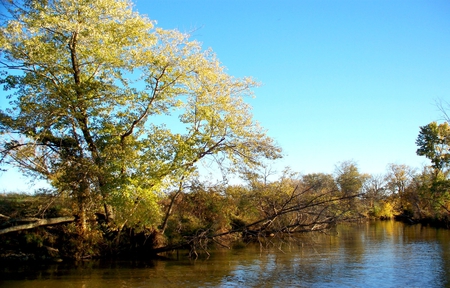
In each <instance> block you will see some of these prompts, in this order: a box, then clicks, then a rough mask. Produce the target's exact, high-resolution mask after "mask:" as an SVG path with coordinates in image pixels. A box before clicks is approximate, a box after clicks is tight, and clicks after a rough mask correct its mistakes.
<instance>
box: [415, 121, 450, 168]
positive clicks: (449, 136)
mask: <svg viewBox="0 0 450 288" xmlns="http://www.w3.org/2000/svg"><path fill="white" fill-rule="evenodd" d="M416 144H417V146H419V148H418V149H417V152H416V153H417V155H419V156H425V157H427V158H428V159H430V160H431V163H432V166H433V167H434V168H435V169H437V170H438V171H443V170H444V169H445V168H448V167H447V166H448V164H449V163H450V126H449V124H448V123H447V122H444V123H442V124H439V125H438V124H437V123H436V122H432V123H430V124H428V125H425V126H422V127H420V133H419V136H418V137H417V140H416Z"/></svg>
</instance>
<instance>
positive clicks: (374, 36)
mask: <svg viewBox="0 0 450 288" xmlns="http://www.w3.org/2000/svg"><path fill="white" fill-rule="evenodd" d="M135 3H136V8H137V9H138V11H139V12H140V13H143V14H147V15H148V17H149V18H150V19H154V20H156V21H157V22H158V24H157V25H158V26H159V27H162V28H165V29H178V30H180V31H182V32H191V35H192V39H195V40H198V41H200V42H202V43H203V46H204V47H205V48H208V47H211V48H212V49H213V50H214V51H215V52H216V54H217V56H218V58H219V59H220V60H221V62H222V63H223V65H224V66H226V67H227V69H228V72H229V74H231V75H234V76H253V77H254V78H255V79H256V80H258V81H260V82H261V83H262V86H261V87H259V88H257V89H255V94H256V98H255V99H250V100H249V102H250V103H251V105H252V106H253V114H254V117H255V119H256V120H258V121H259V122H260V123H261V124H262V126H264V127H265V128H267V129H268V134H269V135H270V136H272V137H273V138H274V139H275V140H276V141H277V142H278V144H279V145H280V146H281V147H282V148H283V149H284V153H285V155H286V156H285V159H284V160H283V161H281V163H279V164H278V167H283V166H290V167H291V168H292V169H293V170H294V171H297V172H302V173H313V172H324V173H332V172H333V171H334V169H335V165H336V164H338V163H339V162H342V161H347V160H353V161H355V162H356V163H357V164H358V166H359V168H360V170H361V172H364V173H370V174H383V173H384V172H385V171H386V166H387V164H389V163H395V164H406V165H409V166H412V167H417V168H420V167H421V166H422V165H423V164H427V163H428V162H427V160H426V159H425V158H423V157H419V156H416V154H415V151H416V149H417V148H416V145H415V139H416V137H417V135H418V132H419V126H423V125H426V124H428V123H429V122H431V121H435V120H439V119H440V118H441V113H440V112H439V110H438V109H437V107H436V105H435V101H436V100H439V99H440V100H443V101H450V52H449V51H450V17H449V15H450V2H448V1H414V0H413V1H395V0H393V1H363V0H361V1H359V0H358V1H345V0H344V1H331V0H318V1H299V0H289V1H288V0H281V1H273V0H272V1H263V0H258V1H256V0H253V1H252V0H244V1H242V0H241V1H237V0H227V1H225V0H223V1H218V0H217V1H214V0H213V1H211V0H209V1H195V0H192V1H186V0H185V1H170V0H169V1H167V0H166V1H146V0H137V1H136V2H135Z"/></svg>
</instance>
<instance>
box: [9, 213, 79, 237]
mask: <svg viewBox="0 0 450 288" xmlns="http://www.w3.org/2000/svg"><path fill="white" fill-rule="evenodd" d="M73 221H75V217H73V216H70V217H58V218H49V219H38V220H36V221H35V222H33V223H29V224H23V225H17V226H12V227H8V228H5V229H2V230H0V235H1V234H6V233H10V232H15V231H22V230H28V229H33V228H36V227H39V226H49V225H56V224H62V223H68V222H73Z"/></svg>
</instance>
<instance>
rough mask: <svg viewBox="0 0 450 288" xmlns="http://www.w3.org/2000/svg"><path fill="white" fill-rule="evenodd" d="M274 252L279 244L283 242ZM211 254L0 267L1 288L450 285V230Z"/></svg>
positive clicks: (388, 225) (396, 231)
mask: <svg viewBox="0 0 450 288" xmlns="http://www.w3.org/2000/svg"><path fill="white" fill-rule="evenodd" d="M276 247H279V245H278V244H277V245H276ZM276 247H275V248H272V249H270V250H261V249H260V247H259V246H247V247H245V248H244V249H235V250H231V251H228V250H226V251H216V252H214V253H212V255H211V257H210V258H209V259H208V260H206V259H200V260H196V261H190V260H188V259H187V258H185V257H184V256H182V255H180V257H179V260H176V259H173V260H154V261H139V262H132V261H123V262H101V261H87V262H83V263H81V264H79V265H76V266H74V265H69V264H65V263H59V264H54V265H46V266H43V265H42V266H27V267H13V266H10V267H2V268H1V269H2V270H1V272H0V277H1V278H0V287H33V288H34V287H51V288H56V287H63V288H69V287H180V288H182V287H421V288H424V287H450V231H449V230H444V229H433V228H427V227H421V226H420V225H416V226H408V225H404V224H402V223H397V222H373V223H364V224H357V225H356V224H354V225H341V226H339V227H338V228H337V234H336V233H335V234H333V235H324V234H313V235H308V236H307V237H303V238H302V239H301V240H300V241H299V244H295V245H294V244H291V245H287V244H284V245H282V249H277V248H276Z"/></svg>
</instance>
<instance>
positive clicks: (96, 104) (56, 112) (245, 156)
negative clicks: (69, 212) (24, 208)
mask: <svg viewBox="0 0 450 288" xmlns="http://www.w3.org/2000/svg"><path fill="white" fill-rule="evenodd" d="M25 3H26V6H23V7H20V5H18V6H14V5H12V6H9V10H8V11H9V13H10V14H11V18H10V19H9V20H7V21H6V22H5V25H3V26H2V27H0V44H1V47H2V48H1V54H0V69H1V70H3V71H8V73H3V74H0V83H1V84H3V87H4V88H5V89H7V90H9V91H10V92H11V93H12V94H11V97H12V100H13V102H12V108H13V109H16V110H15V111H13V110H4V111H2V112H1V114H0V123H1V129H2V132H3V133H9V134H8V135H6V134H3V136H2V137H1V141H2V142H3V146H5V145H6V146H5V147H9V149H4V150H3V151H2V153H3V158H2V159H3V160H2V161H3V163H11V164H14V165H17V166H19V167H20V168H22V169H25V170H31V171H34V172H35V173H38V174H39V175H41V176H43V177H44V178H46V179H48V180H49V181H51V183H52V184H53V185H55V187H58V188H59V189H60V190H65V191H69V192H70V193H71V194H72V195H73V197H74V199H77V201H78V202H80V203H82V202H86V201H88V200H87V199H98V197H100V198H101V199H103V200H102V201H104V202H111V201H112V202H111V203H115V204H116V210H118V211H119V210H120V211H122V212H123V213H125V214H123V215H122V216H123V217H125V215H128V214H127V213H128V212H130V209H131V210H133V209H134V211H139V209H140V208H142V209H144V208H145V207H148V209H156V208H155V207H158V206H157V204H156V203H157V197H156V196H155V195H158V193H160V192H161V191H164V190H165V189H167V187H168V186H170V185H171V184H172V183H178V182H179V180H180V179H182V178H183V177H185V176H188V175H190V174H191V173H194V172H195V170H196V163H198V162H199V161H201V160H202V159H204V158H205V157H207V156H210V155H211V156H219V158H220V159H223V158H226V159H228V160H229V161H227V163H231V165H232V167H238V166H241V165H243V166H249V167H254V166H255V165H258V164H260V163H261V161H262V160H263V159H267V158H268V159H275V158H278V157H280V149H279V148H278V147H277V146H276V145H275V144H274V143H273V141H272V139H271V138H270V137H268V136H267V135H266V134H265V131H264V130H263V129H262V128H261V127H260V126H259V125H258V123H256V122H255V121H254V120H253V119H252V115H251V114H250V107H249V106H248V105H247V104H245V102H244V100H243V98H244V97H246V96H250V95H252V91H251V89H252V88H253V87H255V86H257V83H256V82H255V81H254V80H252V79H251V78H243V79H237V78H234V77H232V76H230V75H227V74H226V73H225V69H224V68H223V67H222V66H221V64H220V62H219V61H218V59H217V58H216V56H215V55H214V53H213V52H212V51H211V50H206V51H204V50H202V48H201V46H200V45H199V43H197V42H195V41H189V39H188V38H189V36H188V35H186V34H182V33H180V32H178V31H175V30H169V31H168V30H163V29H160V28H156V29H154V22H153V21H151V20H149V19H148V18H146V17H144V16H142V15H139V14H137V13H136V12H134V11H133V10H132V3H131V2H130V1H126V0H120V1H116V0H114V1H113V0H96V1H92V0H81V1H80V0H65V1H25ZM15 4H18V3H15ZM19 139H20V141H19ZM17 141H19V142H17ZM16 142H17V143H21V144H20V145H9V146H8V143H10V144H11V143H16ZM25 151H26V153H25ZM232 167H231V168H232ZM81 183H82V184H81ZM90 201H96V200H90ZM119 203H122V204H119ZM136 205H137V206H136ZM82 207H86V205H82ZM144 210H145V209H144ZM126 211H128V212H126ZM156 214H158V213H156V212H155V215H156ZM123 219H125V218H123ZM136 223H137V222H136Z"/></svg>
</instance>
